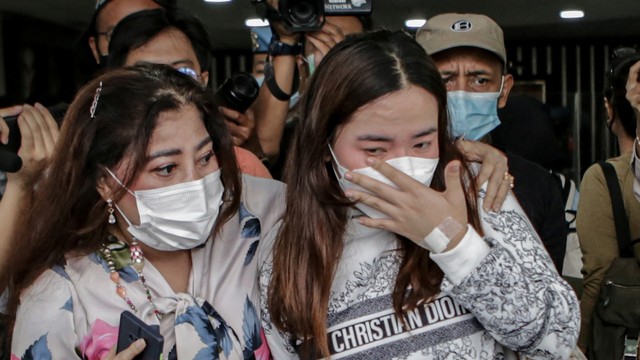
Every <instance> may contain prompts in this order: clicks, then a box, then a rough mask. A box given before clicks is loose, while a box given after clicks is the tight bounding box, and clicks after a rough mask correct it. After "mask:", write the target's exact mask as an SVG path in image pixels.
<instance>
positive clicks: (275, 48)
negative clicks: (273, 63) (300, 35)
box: [269, 36, 302, 56]
mask: <svg viewBox="0 0 640 360" xmlns="http://www.w3.org/2000/svg"><path fill="white" fill-rule="evenodd" d="M300 54H302V45H301V44H300V43H297V44H295V45H289V44H287V43H283V42H282V41H280V40H278V39H277V38H276V37H275V36H274V37H272V38H271V42H270V43H269V55H270V56H278V55H292V56H295V55H300Z"/></svg>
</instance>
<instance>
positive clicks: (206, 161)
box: [198, 149, 215, 167]
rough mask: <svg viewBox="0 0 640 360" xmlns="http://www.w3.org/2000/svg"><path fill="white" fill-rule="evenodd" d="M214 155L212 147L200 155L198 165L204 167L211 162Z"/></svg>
mask: <svg viewBox="0 0 640 360" xmlns="http://www.w3.org/2000/svg"><path fill="white" fill-rule="evenodd" d="M214 157H215V154H214V153H213V149H210V150H209V151H207V152H206V153H205V154H204V155H203V156H201V157H200V159H199V160H198V165H199V166H201V167H206V166H208V165H209V164H210V163H211V159H213V158H214Z"/></svg>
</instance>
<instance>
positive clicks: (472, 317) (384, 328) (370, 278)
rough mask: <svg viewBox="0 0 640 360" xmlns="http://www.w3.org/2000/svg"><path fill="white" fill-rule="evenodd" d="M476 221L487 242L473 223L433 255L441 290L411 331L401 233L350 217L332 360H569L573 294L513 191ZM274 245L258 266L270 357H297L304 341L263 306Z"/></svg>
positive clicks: (414, 318) (337, 284) (337, 286)
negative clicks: (402, 307) (399, 281)
mask: <svg viewBox="0 0 640 360" xmlns="http://www.w3.org/2000/svg"><path fill="white" fill-rule="evenodd" d="M484 195H485V194H484V191H481V192H480V195H479V199H478V208H479V209H482V201H483V198H484ZM479 215H480V219H481V223H482V228H483V231H484V233H485V236H484V237H480V236H479V235H478V233H477V232H476V231H475V230H473V228H471V227H469V230H468V231H467V233H466V235H465V236H464V238H463V239H462V241H461V242H460V243H459V245H458V246H456V247H455V248H454V249H452V250H450V251H448V252H445V253H440V254H431V255H430V256H431V258H432V259H433V260H434V261H435V262H436V263H437V264H438V266H439V267H440V268H441V269H442V270H443V272H444V274H445V277H444V280H443V282H442V285H441V293H440V294H439V295H438V296H437V297H436V299H434V300H433V301H432V302H428V303H425V304H423V305H420V306H418V307H417V308H416V309H415V310H413V311H410V312H408V313H405V319H406V324H407V325H408V328H406V327H405V326H404V324H403V322H402V321H400V320H399V319H398V318H397V317H396V316H395V315H394V310H393V304H392V299H391V295H392V292H393V288H394V284H395V279H396V275H397V272H398V268H399V265H400V262H401V257H400V255H399V253H398V252H397V251H395V249H396V248H397V240H396V239H397V238H396V236H395V235H394V234H392V233H390V232H387V231H383V230H377V229H371V228H366V227H364V226H362V225H360V224H359V223H358V221H357V220H355V219H352V220H351V221H350V222H349V225H348V229H347V233H346V236H345V247H344V251H343V254H342V257H341V259H340V262H339V265H338V267H337V270H336V275H335V278H334V280H333V285H332V292H331V296H330V301H329V304H328V307H329V313H328V320H327V339H328V343H329V347H330V351H331V353H332V355H331V358H332V359H505V358H506V359H508V358H515V357H516V354H520V355H525V356H527V357H528V358H531V359H564V358H568V357H569V354H570V353H571V351H572V349H573V348H574V347H575V345H576V341H577V337H578V332H579V329H580V314H579V306H578V301H577V298H576V295H575V293H574V292H573V290H572V289H571V287H570V286H569V285H568V284H567V283H566V282H565V281H564V280H562V278H561V277H560V275H558V273H557V272H556V270H555V268H554V266H553V263H552V261H551V259H550V257H549V255H548V254H547V252H546V250H545V249H544V246H543V245H542V243H541V241H540V239H539V237H538V235H537V234H536V232H535V230H534V229H533V227H532V225H531V224H530V222H529V220H528V219H527V218H526V216H525V215H524V212H523V211H522V209H521V207H520V205H519V204H518V202H517V200H516V199H515V197H513V195H512V194H509V196H508V197H507V199H506V201H505V203H504V205H503V207H502V210H501V211H500V212H497V213H494V212H489V213H487V212H484V211H482V210H480V214H479ZM272 245H273V239H270V242H267V241H264V242H262V243H261V245H260V246H261V247H262V249H261V250H260V255H259V256H260V258H259V260H258V263H259V264H262V267H261V269H260V271H259V275H260V288H261V289H260V296H261V299H260V303H261V312H262V315H261V316H262V325H263V327H264V331H265V334H266V337H267V342H268V344H269V347H270V349H271V353H272V355H273V356H274V359H289V358H292V359H295V358H298V356H297V355H296V348H297V347H298V345H299V341H298V340H297V339H292V338H291V337H290V336H289V335H288V334H284V333H282V332H281V331H279V330H278V329H277V328H276V327H275V326H274V325H273V324H272V323H271V319H270V316H269V312H268V311H267V307H266V296H267V289H268V284H269V281H270V278H271V273H272V259H271V255H272V254H271V247H272Z"/></svg>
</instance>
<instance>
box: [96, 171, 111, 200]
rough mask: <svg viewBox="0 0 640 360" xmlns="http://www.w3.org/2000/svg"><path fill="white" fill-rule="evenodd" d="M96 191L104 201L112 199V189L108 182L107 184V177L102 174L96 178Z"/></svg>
mask: <svg viewBox="0 0 640 360" xmlns="http://www.w3.org/2000/svg"><path fill="white" fill-rule="evenodd" d="M96 191H98V194H100V197H102V199H103V200H104V201H107V200H109V199H113V191H112V190H111V187H110V186H109V184H107V179H106V178H105V177H104V176H103V177H101V178H100V179H98V183H97V184H96Z"/></svg>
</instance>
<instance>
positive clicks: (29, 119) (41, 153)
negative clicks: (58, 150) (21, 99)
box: [0, 103, 60, 187]
mask: <svg viewBox="0 0 640 360" xmlns="http://www.w3.org/2000/svg"><path fill="white" fill-rule="evenodd" d="M18 114H20V115H19V117H18V127H19V129H20V135H21V146H20V150H18V156H19V157H20V158H21V159H22V168H21V169H20V170H19V171H18V172H16V173H7V179H8V183H7V187H9V186H11V185H12V184H16V185H19V186H25V185H28V184H31V183H32V182H33V181H34V180H35V179H36V178H37V177H38V176H39V174H40V171H41V167H42V164H43V162H44V161H46V160H47V159H48V158H50V157H51V155H53V151H54V149H55V145H56V141H57V140H58V134H59V132H60V131H59V129H58V124H57V123H56V121H55V119H54V118H53V116H52V115H51V113H50V112H49V110H48V109H47V108H45V107H44V106H42V105H40V104H38V103H36V104H35V105H34V106H31V105H26V104H25V105H24V106H14V107H11V108H5V109H1V110H0V115H2V116H12V115H18ZM3 125H4V127H3V126H2V125H0V127H2V129H3V131H2V136H1V139H2V141H3V144H6V141H7V140H8V135H9V134H8V127H6V123H4V121H3ZM5 133H6V134H5Z"/></svg>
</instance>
